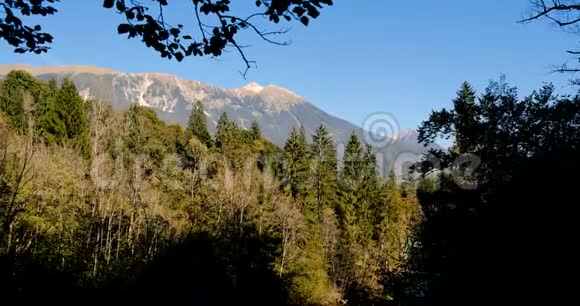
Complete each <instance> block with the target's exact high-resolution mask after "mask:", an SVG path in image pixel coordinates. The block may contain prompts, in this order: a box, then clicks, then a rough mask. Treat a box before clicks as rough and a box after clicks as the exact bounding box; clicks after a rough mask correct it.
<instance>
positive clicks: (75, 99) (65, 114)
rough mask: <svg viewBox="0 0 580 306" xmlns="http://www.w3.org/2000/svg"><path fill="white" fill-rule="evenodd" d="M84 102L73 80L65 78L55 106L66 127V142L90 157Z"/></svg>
mask: <svg viewBox="0 0 580 306" xmlns="http://www.w3.org/2000/svg"><path fill="white" fill-rule="evenodd" d="M84 104H85V102H84V100H83V99H82V98H81V96H80V95H79V93H78V91H77V89H76V86H75V84H74V83H73V81H71V80H69V79H66V78H65V79H64V80H63V82H62V85H61V88H60V90H59V91H58V94H57V98H56V106H55V108H56V112H57V114H58V117H59V118H60V120H62V121H63V122H64V125H65V127H66V138H65V139H64V142H65V143H67V144H69V145H71V146H72V147H73V148H76V149H77V150H79V152H81V154H82V155H83V156H85V157H88V156H89V154H90V144H89V125H88V120H87V114H86V109H85V105H84Z"/></svg>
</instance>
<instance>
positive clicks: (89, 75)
mask: <svg viewBox="0 0 580 306" xmlns="http://www.w3.org/2000/svg"><path fill="white" fill-rule="evenodd" d="M11 70H26V71H28V72H30V73H31V74H33V75H34V76H36V77H37V78H39V79H42V80H49V79H52V78H55V79H57V81H60V80H62V79H63V78H69V79H71V80H73V81H74V82H75V84H76V86H77V89H78V90H79V92H80V94H81V95H82V96H83V97H84V98H91V99H98V100H101V101H105V102H108V103H110V104H111V105H112V106H113V108H114V109H119V110H121V109H126V108H128V107H129V106H130V105H131V104H134V103H136V104H138V105H141V106H146V107H151V108H152V109H154V110H155V111H156V113H157V114H158V115H159V117H160V118H161V119H163V120H165V121H166V122H168V123H179V124H182V125H184V126H185V125H186V124H187V120H188V118H189V115H190V112H191V109H192V105H193V104H194V103H195V102H196V101H198V100H199V101H202V103H203V104H204V108H205V111H206V115H207V119H208V126H209V129H210V131H215V128H216V124H217V120H218V118H219V116H220V115H221V114H222V113H223V112H227V114H228V116H229V118H230V119H231V120H233V121H234V122H236V123H237V124H238V125H239V126H241V127H243V128H249V127H250V125H251V122H252V121H254V120H256V121H257V122H258V123H259V124H260V126H261V128H262V133H263V136H264V137H265V138H267V139H268V140H270V141H272V142H273V143H275V144H277V145H283V144H284V142H285V140H286V138H287V137H288V135H289V133H290V131H291V129H292V127H299V126H300V125H302V126H304V128H305V130H306V132H307V134H308V135H312V133H313V132H314V131H315V130H316V128H318V126H320V124H323V125H325V126H326V128H327V129H328V130H329V131H330V133H331V134H332V135H333V138H334V141H335V142H336V144H337V147H338V150H339V152H338V153H339V156H340V153H341V148H344V144H346V142H347V139H348V137H349V136H350V134H351V133H352V132H353V131H354V133H356V134H357V135H358V136H359V137H360V138H361V139H362V140H363V141H364V140H370V139H381V137H379V136H378V135H377V134H370V133H372V132H371V131H365V130H363V129H362V128H361V127H359V126H356V125H354V124H352V123H350V122H348V121H346V120H343V119H340V118H337V117H335V116H332V115H330V114H328V113H326V112H325V111H323V110H321V109H319V108H318V107H316V106H315V105H314V104H312V103H310V102H309V101H307V100H305V99H304V98H302V97H301V96H300V95H298V94H296V93H294V92H292V91H290V90H288V89H286V88H283V87H279V86H275V85H267V86H262V85H260V84H257V83H249V84H247V85H246V86H244V87H241V88H235V89H227V88H223V87H219V86H216V85H212V84H206V83H202V82H200V81H193V80H184V79H181V78H179V77H177V76H175V75H171V74H164V73H124V72H120V71H116V70H113V69H108V68H100V67H94V66H42V67H33V66H30V65H5V66H0V78H1V76H2V75H6V74H7V73H8V72H10V71H11ZM377 124H381V122H378V123H377ZM384 124H387V125H389V124H390V122H385V123H384ZM395 127H396V126H394V125H389V126H387V127H386V128H387V130H390V135H391V134H392V135H391V138H390V139H381V140H380V141H379V142H380V143H381V144H387V145H384V146H383V145H382V146H380V147H377V146H375V150H376V152H377V153H378V154H380V155H378V157H379V158H378V161H379V165H380V166H381V172H382V174H383V175H385V174H386V173H388V171H389V169H390V168H391V166H392V165H394V164H397V165H398V163H399V162H406V161H413V160H416V159H417V158H419V157H420V156H421V154H422V153H424V152H425V151H426V149H425V148H424V147H423V146H422V145H420V144H419V143H418V142H417V132H416V131H414V130H404V131H396V129H395ZM369 136H370V137H369ZM384 137H386V136H383V138H384ZM373 144H375V143H374V142H371V145H373ZM397 167H398V168H400V167H399V166H397Z"/></svg>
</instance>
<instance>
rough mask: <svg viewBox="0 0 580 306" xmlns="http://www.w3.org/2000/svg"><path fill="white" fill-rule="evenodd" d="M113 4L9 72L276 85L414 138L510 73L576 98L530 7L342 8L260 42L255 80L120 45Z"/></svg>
mask: <svg viewBox="0 0 580 306" xmlns="http://www.w3.org/2000/svg"><path fill="white" fill-rule="evenodd" d="M234 2H236V1H234ZM249 2H251V3H253V1H249ZM170 4H171V6H172V7H173V9H172V10H171V11H170V12H169V14H170V17H171V18H173V19H174V20H178V21H175V22H174V23H183V24H185V25H186V26H190V25H192V21H193V19H192V18H193V16H192V15H191V12H192V11H191V8H190V7H191V3H190V2H189V1H175V0H174V1H170ZM101 5H102V1H101V0H91V1H78V0H77V1H73V0H62V2H61V3H58V4H57V8H58V9H59V13H58V15H55V16H51V17H46V18H43V19H40V21H41V22H42V24H43V26H44V29H45V30H47V31H49V32H51V33H52V34H53V35H54V36H55V41H54V44H53V46H52V47H53V49H52V50H50V51H49V53H48V54H46V55H41V56H39V55H18V54H14V53H12V49H11V48H9V47H8V45H6V44H5V43H4V42H2V43H0V64H15V63H29V64H32V65H66V64H90V65H97V66H103V67H110V68H114V69H118V70H121V71H124V72H165V73H172V74H176V75H178V76H180V77H182V78H186V79H195V80H200V81H202V82H208V83H213V84H217V85H220V86H224V87H227V88H236V87H240V86H243V85H245V84H246V83H249V82H251V81H255V82H258V83H260V84H263V85H266V84H276V85H280V86H283V87H286V88H288V89H290V90H292V91H294V92H296V93H298V94H300V95H301V96H303V97H305V98H306V99H308V100H309V101H311V102H312V103H314V104H315V105H316V106H318V107H320V108H322V109H323V110H325V111H327V112H329V113H331V114H333V115H336V116H338V117H341V118H344V119H347V120H349V121H351V122H353V123H355V124H358V125H361V124H362V122H363V121H364V119H365V117H366V116H368V115H369V114H371V113H373V112H379V111H381V112H391V113H393V114H394V115H395V116H396V118H397V119H398V121H399V122H400V125H401V127H402V128H415V127H416V126H417V125H418V124H419V123H420V122H421V121H422V120H424V119H425V118H426V117H427V116H428V114H429V112H430V111H431V110H432V109H439V108H441V107H446V106H449V105H451V99H452V98H453V96H454V95H455V91H456V89H457V88H458V87H459V85H460V83H461V82H462V81H464V80H467V81H469V82H471V83H472V84H473V85H474V87H475V88H476V89H478V90H479V91H481V90H482V89H483V88H484V87H485V85H486V84H487V82H488V81H489V80H490V79H491V78H496V79H497V78H498V77H499V75H500V74H506V75H507V78H508V80H509V81H510V82H511V83H512V85H517V86H518V87H519V88H520V93H521V94H528V93H529V92H530V91H531V90H533V89H536V88H538V87H539V86H541V85H542V83H543V82H544V81H549V82H554V83H555V84H556V85H557V87H558V88H560V89H561V90H562V91H565V90H569V88H568V85H567V81H566V80H567V78H568V76H562V75H559V74H553V73H551V72H550V71H551V69H552V68H553V66H554V65H556V64H561V63H563V62H565V61H567V60H570V58H568V57H567V55H566V54H565V53H564V51H565V50H566V49H571V48H574V47H575V46H576V41H575V39H574V38H573V37H571V36H569V35H568V34H566V33H563V32H562V31H560V30H559V29H557V28H556V27H555V26H553V25H550V24H547V23H545V22H540V23H534V24H524V25H523V24H519V23H516V21H517V20H519V19H520V18H521V17H522V16H524V15H525V14H526V12H527V10H528V1H527V0H509V1H506V0H486V1H482V0H478V1H475V0H474V1H465V0H438V1H426V0H382V1H379V0H357V1H352V0H351V1H347V0H337V1H335V5H334V6H333V7H330V8H328V9H325V10H323V11H322V15H321V17H320V18H319V19H318V20H315V21H314V22H312V23H311V24H310V26H309V27H307V28H305V27H303V26H301V25H298V24H296V25H294V26H293V28H292V30H291V32H290V33H288V34H287V35H286V36H285V37H284V38H285V39H289V40H292V44H291V45H290V46H287V47H279V46H274V45H269V44H267V43H264V42H260V41H259V40H257V39H254V38H252V37H250V38H248V40H247V42H248V44H250V45H251V47H250V48H248V49H246V54H247V55H248V57H249V58H250V59H253V60H256V61H257V64H258V68H257V69H252V70H250V72H249V73H248V75H247V80H244V79H243V78H242V77H241V75H240V74H239V70H243V68H244V65H243V62H242V61H241V59H240V58H239V56H238V55H237V54H236V53H235V52H233V51H232V52H231V53H228V54H226V55H225V56H224V57H222V58H220V59H219V60H216V59H211V58H199V57H197V58H188V59H186V60H185V61H183V62H181V63H177V62H170V61H168V60H166V59H161V58H160V57H159V56H158V55H157V54H156V53H155V52H154V51H153V50H150V49H147V48H145V47H144V46H143V45H141V43H140V42H138V41H136V40H127V39H125V38H124V37H121V36H118V35H116V25H117V24H118V23H119V22H121V19H120V16H118V15H116V14H115V13H114V12H113V11H111V10H105V9H102V7H101ZM238 5H239V4H238Z"/></svg>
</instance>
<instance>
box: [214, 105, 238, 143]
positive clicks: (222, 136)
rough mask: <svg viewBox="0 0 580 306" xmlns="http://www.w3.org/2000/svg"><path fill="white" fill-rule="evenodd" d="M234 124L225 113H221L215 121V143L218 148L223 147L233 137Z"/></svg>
mask: <svg viewBox="0 0 580 306" xmlns="http://www.w3.org/2000/svg"><path fill="white" fill-rule="evenodd" d="M234 132H235V129H234V124H233V123H232V122H231V121H230V118H229V117H228V114H227V113H225V112H224V113H222V115H221V116H220V118H219V119H218V123H217V131H216V134H215V144H216V147H218V148H219V149H222V150H223V149H224V147H226V146H227V145H228V144H230V143H231V142H232V140H233V138H234Z"/></svg>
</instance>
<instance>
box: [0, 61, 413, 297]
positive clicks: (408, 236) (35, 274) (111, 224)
mask: <svg viewBox="0 0 580 306" xmlns="http://www.w3.org/2000/svg"><path fill="white" fill-rule="evenodd" d="M0 88H1V89H0V96H1V103H0V109H1V110H2V119H0V120H1V121H0V122H1V125H0V129H1V133H0V137H1V139H0V145H1V151H2V155H1V159H0V190H1V193H0V195H1V197H0V208H1V219H0V221H1V222H2V230H1V232H0V233H1V235H2V244H1V248H0V251H1V253H2V259H3V262H2V265H3V266H2V267H3V269H2V270H3V271H4V272H3V274H2V277H3V281H5V282H6V283H5V284H4V285H3V286H4V287H3V288H5V289H7V290H6V292H8V294H10V295H13V296H15V297H19V298H23V299H30V298H40V297H41V296H44V295H43V294H50V296H54V295H59V294H60V295H62V296H65V297H71V298H72V296H74V294H73V293H78V292H83V293H86V294H91V295H94V297H95V298H97V297H103V296H105V295H106V294H111V295H115V296H122V297H123V298H127V299H130V300H132V301H136V300H147V298H148V295H147V293H151V291H154V292H155V296H156V297H157V298H163V299H167V300H181V299H182V298H189V299H193V301H197V302H198V303H199V304H229V303H233V302H236V303H243V302H248V303H251V304H263V305H275V304H297V305H304V304H313V305H314V304H317V305H322V304H336V303H338V302H339V300H347V299H348V300H350V301H351V302H352V303H357V301H374V300H376V301H385V300H389V299H392V297H391V296H390V292H391V288H390V283H391V280H392V279H394V278H395V277H396V275H398V273H399V272H401V271H403V270H404V269H405V267H406V263H407V261H408V258H409V257H408V255H409V254H410V251H411V249H412V246H413V245H414V239H415V238H414V234H415V231H416V229H417V226H418V225H419V223H420V221H421V219H422V213H421V210H420V208H419V204H418V201H417V198H416V196H415V192H414V191H413V187H412V186H411V185H408V186H407V185H398V184H396V183H395V182H394V179H393V178H391V179H390V180H388V181H384V180H382V179H381V178H380V176H379V173H378V169H377V164H376V160H375V158H374V155H373V153H372V151H371V148H370V147H366V146H363V145H362V144H361V141H360V140H359V139H358V138H357V136H356V135H355V134H353V135H352V137H351V138H350V140H349V142H348V145H347V147H346V152H345V156H344V160H342V161H338V160H337V159H336V149H335V146H334V144H333V141H332V140H331V137H330V135H329V133H328V132H327V130H326V129H325V127H324V126H320V128H319V129H318V130H317V131H316V133H315V135H314V137H313V140H312V142H311V143H308V142H307V138H306V135H305V132H304V129H302V128H301V127H300V126H296V127H295V128H294V129H293V130H292V131H291V132H290V133H289V137H288V140H287V141H286V144H285V146H284V147H283V148H279V147H276V146H274V145H273V144H271V143H269V142H268V141H266V140H265V139H263V138H262V137H261V133H260V127H259V125H258V124H256V123H254V124H253V125H252V128H251V129H247V130H245V129H241V128H239V127H237V126H236V125H235V124H234V123H233V122H232V121H230V120H229V119H228V116H227V114H226V113H224V114H223V115H222V116H221V117H220V119H219V121H218V125H217V133H216V134H215V137H212V136H211V135H210V133H209V132H208V129H207V125H206V117H205V115H204V110H203V105H202V104H201V103H197V104H196V106H195V108H194V110H193V111H192V113H191V116H190V120H189V124H188V127H187V128H186V129H185V130H183V129H182V128H181V127H180V126H178V125H166V124H165V123H164V122H163V121H161V120H160V119H159V118H158V117H157V116H156V115H155V113H154V111H153V110H151V109H148V108H145V107H139V106H133V107H131V108H130V109H129V110H127V111H124V112H116V111H113V110H112V109H111V107H110V106H108V105H106V104H103V103H101V102H99V101H84V100H83V99H82V98H81V97H80V96H79V94H78V92H77V91H76V89H75V86H74V84H73V83H72V82H71V81H69V80H66V79H65V80H64V81H62V84H57V83H56V82H54V81H50V82H48V83H44V82H42V81H39V80H37V79H35V78H34V77H32V76H31V75H29V74H27V73H25V72H23V71H13V72H11V73H9V74H8V75H7V77H6V78H5V79H4V80H3V81H2V83H1V87H0ZM339 164H342V166H341V167H339ZM44 297H46V296H44ZM64 299H67V298H64Z"/></svg>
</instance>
